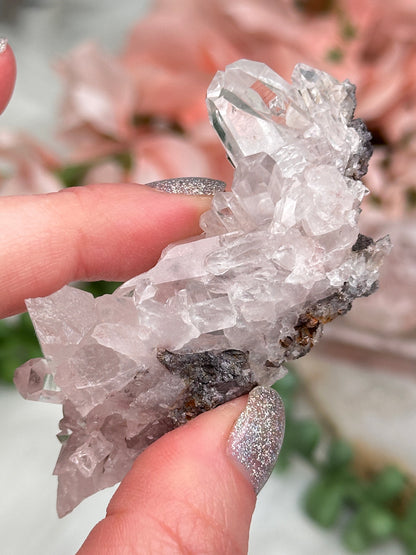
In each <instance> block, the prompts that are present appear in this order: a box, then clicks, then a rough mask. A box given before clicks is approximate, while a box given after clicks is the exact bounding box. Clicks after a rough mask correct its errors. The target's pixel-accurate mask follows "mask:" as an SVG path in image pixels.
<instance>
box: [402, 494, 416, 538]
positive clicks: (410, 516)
mask: <svg viewBox="0 0 416 555" xmlns="http://www.w3.org/2000/svg"><path fill="white" fill-rule="evenodd" d="M404 521H405V522H406V524H409V525H410V526H413V527H414V529H415V531H416V495H415V496H414V497H413V499H412V500H411V501H410V503H409V505H408V506H407V510H406V514H405V517H404Z"/></svg>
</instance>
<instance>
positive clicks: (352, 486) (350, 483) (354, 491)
mask: <svg viewBox="0 0 416 555" xmlns="http://www.w3.org/2000/svg"><path fill="white" fill-rule="evenodd" d="M344 485H345V499H346V500H347V501H348V502H351V503H353V504H354V505H359V504H361V503H362V502H363V501H365V499H366V498H367V486H366V484H365V483H363V482H362V481H361V480H360V479H359V478H358V477H357V476H355V475H354V474H351V473H350V472H347V473H346V476H345V478H344Z"/></svg>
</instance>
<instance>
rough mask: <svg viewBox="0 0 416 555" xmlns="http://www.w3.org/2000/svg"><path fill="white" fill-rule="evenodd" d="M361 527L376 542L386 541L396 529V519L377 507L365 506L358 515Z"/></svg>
mask: <svg viewBox="0 0 416 555" xmlns="http://www.w3.org/2000/svg"><path fill="white" fill-rule="evenodd" d="M357 520H359V522H360V523H361V526H362V527H363V529H364V530H366V532H367V533H368V534H369V536H370V537H371V538H372V539H374V540H376V541H379V540H384V539H386V538H388V537H389V536H391V535H392V534H393V532H394V530H395V528H396V519H395V517H394V516H393V514H392V513H391V512H390V511H388V510H386V509H384V508H382V507H379V506H377V505H370V504H368V505H365V506H363V507H362V508H361V509H360V511H359V513H358V514H357Z"/></svg>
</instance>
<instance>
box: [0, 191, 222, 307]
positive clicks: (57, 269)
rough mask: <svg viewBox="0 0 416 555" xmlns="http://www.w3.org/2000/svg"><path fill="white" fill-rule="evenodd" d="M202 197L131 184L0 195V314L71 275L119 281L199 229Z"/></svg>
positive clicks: (205, 205)
mask: <svg viewBox="0 0 416 555" xmlns="http://www.w3.org/2000/svg"><path fill="white" fill-rule="evenodd" d="M210 202H211V199H210V198H209V197H207V196H191V195H181V194H169V193H163V192H160V191H155V190H154V189H151V188H150V187H146V186H142V185H136V184H116V185H110V184H106V185H87V186H84V187H75V188H72V189H66V190H63V191H60V192H59V193H49V194H46V195H33V196H21V197H3V198H1V199H0V225H1V233H0V318H3V317H5V316H9V315H11V314H14V313H17V312H19V311H23V310H24V302H23V301H24V299H27V298H29V297H42V296H45V295H48V294H50V293H53V292H54V291H56V290H57V289H59V288H60V287H62V286H63V285H65V284H66V283H69V282H71V281H76V280H98V279H107V280H116V281H121V280H126V279H128V278H131V277H133V276H134V275H136V274H139V273H140V272H143V271H144V270H147V269H149V268H150V267H151V266H153V265H154V264H155V263H156V262H157V260H158V258H159V256H160V253H161V251H162V249H163V248H164V247H165V246H166V245H168V244H169V243H172V242H174V241H179V240H181V239H184V238H186V237H190V236H192V235H197V234H198V233H200V229H199V223H198V222H199V217H200V215H201V214H202V212H204V211H205V210H208V208H209V206H210Z"/></svg>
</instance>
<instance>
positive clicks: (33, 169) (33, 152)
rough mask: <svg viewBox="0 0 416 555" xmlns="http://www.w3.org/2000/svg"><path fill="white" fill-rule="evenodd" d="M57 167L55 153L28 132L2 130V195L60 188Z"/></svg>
mask: <svg viewBox="0 0 416 555" xmlns="http://www.w3.org/2000/svg"><path fill="white" fill-rule="evenodd" d="M58 167H59V162H58V159H57V158H56V157H55V155H54V154H52V153H51V152H50V151H49V150H47V149H45V148H44V147H43V146H41V145H40V144H38V143H37V142H36V141H35V140H34V139H32V138H31V137H29V136H28V135H26V134H24V133H16V132H11V131H10V132H9V131H5V130H1V131H0V196H4V195H24V194H31V193H51V192H54V191H58V190H59V189H61V188H62V184H61V182H60V180H59V179H58V178H57V177H56V176H55V175H54V173H53V172H54V170H56V169H57V168H58Z"/></svg>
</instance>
